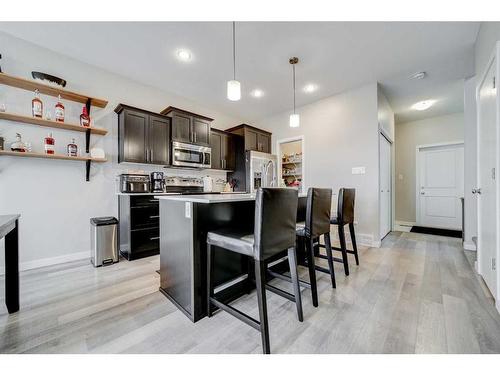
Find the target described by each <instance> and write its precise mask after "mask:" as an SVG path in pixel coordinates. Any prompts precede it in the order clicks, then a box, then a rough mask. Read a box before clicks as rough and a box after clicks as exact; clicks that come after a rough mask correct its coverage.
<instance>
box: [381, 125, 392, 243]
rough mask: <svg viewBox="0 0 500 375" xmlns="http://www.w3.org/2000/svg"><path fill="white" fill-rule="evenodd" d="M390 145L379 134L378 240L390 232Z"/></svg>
mask: <svg viewBox="0 0 500 375" xmlns="http://www.w3.org/2000/svg"><path fill="white" fill-rule="evenodd" d="M391 170H392V168H391V143H390V142H389V141H388V140H387V139H386V138H385V137H384V136H383V135H382V134H380V238H381V239H382V238H384V237H385V236H386V235H387V234H388V233H389V232H390V231H391V227H392V225H391V222H392V206H391V198H392V193H391V190H392V179H391Z"/></svg>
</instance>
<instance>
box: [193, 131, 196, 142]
mask: <svg viewBox="0 0 500 375" xmlns="http://www.w3.org/2000/svg"><path fill="white" fill-rule="evenodd" d="M193 137H194V142H196V133H193Z"/></svg>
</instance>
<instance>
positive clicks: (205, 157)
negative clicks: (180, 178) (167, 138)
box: [172, 142, 212, 168]
mask: <svg viewBox="0 0 500 375" xmlns="http://www.w3.org/2000/svg"><path fill="white" fill-rule="evenodd" d="M211 156H212V149H211V148H210V147H204V146H197V145H193V144H190V143H182V142H172V165H173V166H175V167H192V168H211V166H212V162H211Z"/></svg>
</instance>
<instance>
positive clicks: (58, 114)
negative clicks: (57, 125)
mask: <svg viewBox="0 0 500 375" xmlns="http://www.w3.org/2000/svg"><path fill="white" fill-rule="evenodd" d="M55 120H56V121H57V122H64V104H62V103H61V95H59V96H58V100H57V103H56V108H55Z"/></svg>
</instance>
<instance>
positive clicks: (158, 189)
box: [151, 172, 165, 193]
mask: <svg viewBox="0 0 500 375" xmlns="http://www.w3.org/2000/svg"><path fill="white" fill-rule="evenodd" d="M164 190H165V179H164V175H163V172H152V173H151V192H152V193H163V192H164Z"/></svg>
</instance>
